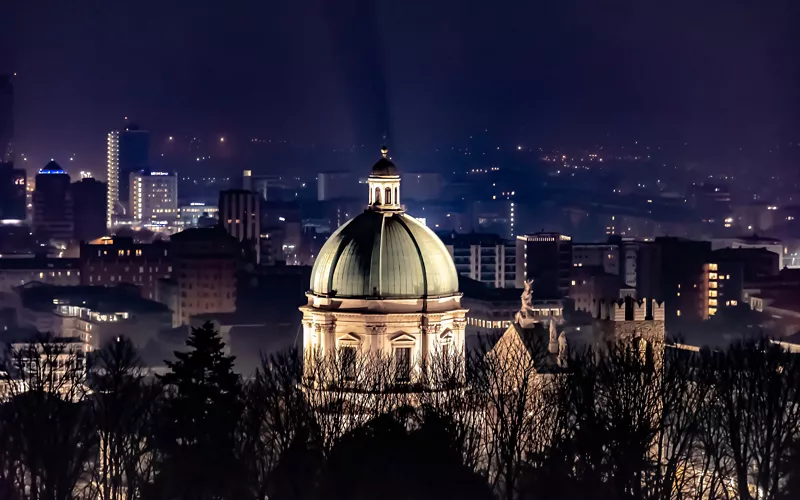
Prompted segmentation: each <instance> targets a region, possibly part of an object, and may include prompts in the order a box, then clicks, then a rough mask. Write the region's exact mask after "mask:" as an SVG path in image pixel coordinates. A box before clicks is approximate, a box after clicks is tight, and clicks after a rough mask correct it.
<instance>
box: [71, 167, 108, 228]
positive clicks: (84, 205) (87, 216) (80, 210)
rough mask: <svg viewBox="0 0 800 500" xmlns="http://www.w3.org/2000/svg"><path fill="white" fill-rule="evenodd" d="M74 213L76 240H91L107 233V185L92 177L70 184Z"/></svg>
mask: <svg viewBox="0 0 800 500" xmlns="http://www.w3.org/2000/svg"><path fill="white" fill-rule="evenodd" d="M70 190H71V192H72V204H73V211H72V213H73V215H74V224H73V231H74V233H73V234H74V236H73V238H74V240H75V241H91V240H95V239H97V238H101V237H103V236H105V235H106V220H107V218H108V216H107V214H106V194H107V191H108V188H107V186H106V185H105V184H104V183H102V182H100V181H98V180H97V179H93V178H91V177H85V178H83V179H81V180H79V181H78V182H73V183H72V185H70Z"/></svg>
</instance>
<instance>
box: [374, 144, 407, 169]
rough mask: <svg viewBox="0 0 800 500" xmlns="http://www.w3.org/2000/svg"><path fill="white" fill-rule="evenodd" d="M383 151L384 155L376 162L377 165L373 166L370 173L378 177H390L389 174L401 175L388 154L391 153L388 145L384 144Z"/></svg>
mask: <svg viewBox="0 0 800 500" xmlns="http://www.w3.org/2000/svg"><path fill="white" fill-rule="evenodd" d="M381 153H383V157H382V158H381V159H380V160H378V161H377V162H375V165H373V166H372V170H371V171H370V175H374V176H377V177H389V176H396V175H400V174H399V172H398V170H397V166H396V165H395V164H394V162H392V160H390V159H389V157H388V156H387V155H388V153H389V149H388V148H387V147H386V146H383V148H381Z"/></svg>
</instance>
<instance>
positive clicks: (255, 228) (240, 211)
mask: <svg viewBox="0 0 800 500" xmlns="http://www.w3.org/2000/svg"><path fill="white" fill-rule="evenodd" d="M258 198H259V197H258V196H257V195H256V194H255V193H253V192H252V191H246V190H243V189H231V190H228V191H222V192H220V194H219V221H220V224H221V225H222V227H224V228H225V230H226V231H227V232H228V234H230V235H231V236H233V237H234V238H236V239H237V240H239V241H240V242H243V241H247V242H248V243H249V244H251V245H252V251H253V252H254V256H255V260H256V263H258V262H260V260H261V255H260V253H261V252H260V247H261V245H259V238H260V236H261V222H260V215H259V213H260V207H259V199H258Z"/></svg>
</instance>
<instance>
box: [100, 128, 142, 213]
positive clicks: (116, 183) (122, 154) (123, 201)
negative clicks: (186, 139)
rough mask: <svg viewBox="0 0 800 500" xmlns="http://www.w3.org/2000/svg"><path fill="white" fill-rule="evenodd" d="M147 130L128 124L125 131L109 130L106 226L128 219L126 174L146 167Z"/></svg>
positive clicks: (127, 181) (128, 174)
mask: <svg viewBox="0 0 800 500" xmlns="http://www.w3.org/2000/svg"><path fill="white" fill-rule="evenodd" d="M149 137H150V134H149V132H148V131H147V130H141V129H140V128H139V127H138V126H136V125H134V124H128V125H126V127H125V130H122V131H118V130H112V131H111V132H109V133H108V138H107V141H106V149H107V155H106V162H107V180H108V196H107V199H106V201H107V205H108V215H107V225H108V227H111V226H112V225H113V224H114V223H115V221H116V220H117V219H126V218H127V219H130V218H131V211H132V210H131V208H132V206H131V205H130V204H129V202H130V201H131V199H130V197H129V195H130V187H129V183H130V180H131V178H130V175H131V174H132V173H134V172H139V171H140V170H144V169H146V168H147V167H148V154H149V141H150V139H149Z"/></svg>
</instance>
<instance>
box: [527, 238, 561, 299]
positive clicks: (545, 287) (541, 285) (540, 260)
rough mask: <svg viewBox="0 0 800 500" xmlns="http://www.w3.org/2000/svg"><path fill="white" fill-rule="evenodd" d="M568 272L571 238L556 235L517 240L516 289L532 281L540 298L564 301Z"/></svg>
mask: <svg viewBox="0 0 800 500" xmlns="http://www.w3.org/2000/svg"><path fill="white" fill-rule="evenodd" d="M571 272H572V238H571V237H569V236H566V235H564V234H559V233H535V234H527V235H524V236H517V288H522V287H523V285H524V283H525V281H527V280H533V290H534V293H536V294H537V295H538V296H540V297H565V296H566V295H567V294H568V293H569V287H570V275H571Z"/></svg>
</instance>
